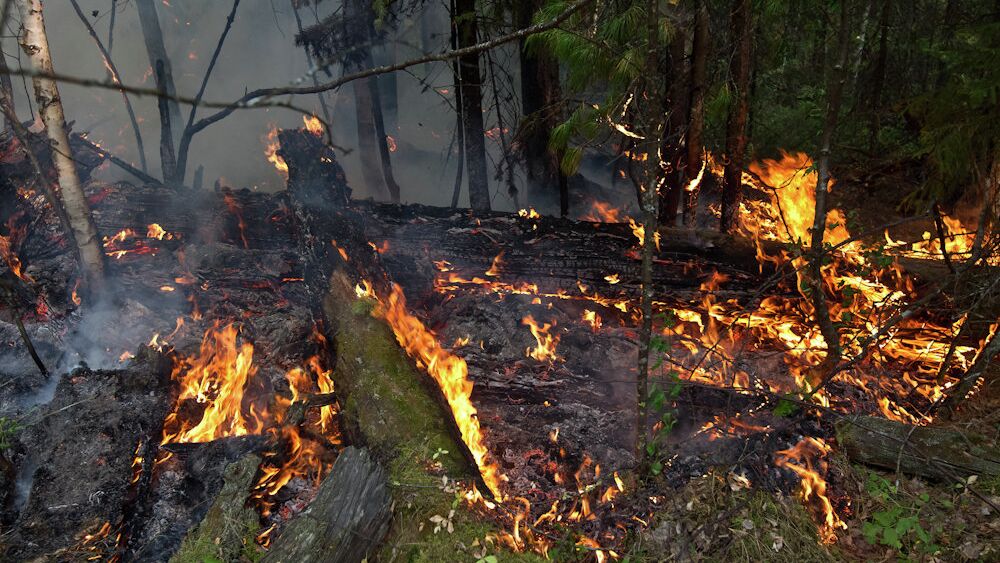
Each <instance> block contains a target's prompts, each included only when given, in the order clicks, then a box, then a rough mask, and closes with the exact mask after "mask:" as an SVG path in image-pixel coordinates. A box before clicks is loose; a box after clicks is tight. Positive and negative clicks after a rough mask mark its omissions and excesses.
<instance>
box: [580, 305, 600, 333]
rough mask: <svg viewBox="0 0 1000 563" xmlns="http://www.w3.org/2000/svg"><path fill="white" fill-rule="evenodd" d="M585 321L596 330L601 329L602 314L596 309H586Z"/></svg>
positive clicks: (584, 312) (584, 313)
mask: <svg viewBox="0 0 1000 563" xmlns="http://www.w3.org/2000/svg"><path fill="white" fill-rule="evenodd" d="M583 321H584V322H585V323H587V324H589V325H590V329H591V330H593V331H594V332H597V331H599V330H601V316H600V315H598V314H597V312H596V311H591V310H590V309H586V310H584V311H583Z"/></svg>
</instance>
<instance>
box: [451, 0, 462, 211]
mask: <svg viewBox="0 0 1000 563" xmlns="http://www.w3.org/2000/svg"><path fill="white" fill-rule="evenodd" d="M454 10H455V3H454V0H453V1H452V3H451V11H454ZM451 23H452V25H450V26H449V29H450V30H451V33H450V43H449V44H450V45H451V48H452V50H455V49H458V28H457V27H456V26H455V25H454V23H455V22H451ZM451 75H452V79H453V81H454V83H455V84H454V89H455V142H456V144H457V145H458V161H457V166H456V170H455V187H454V188H453V189H452V192H451V207H452V209H454V208H457V207H458V197H459V196H460V195H461V194H462V175H463V173H464V172H465V129H464V128H463V127H462V123H464V119H463V117H462V108H463V105H462V73H461V71H460V70H459V68H458V59H452V60H451Z"/></svg>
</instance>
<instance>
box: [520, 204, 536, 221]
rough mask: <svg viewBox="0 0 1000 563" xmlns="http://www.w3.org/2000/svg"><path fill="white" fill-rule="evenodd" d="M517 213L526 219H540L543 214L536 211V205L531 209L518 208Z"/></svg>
mask: <svg viewBox="0 0 1000 563" xmlns="http://www.w3.org/2000/svg"><path fill="white" fill-rule="evenodd" d="M517 215H518V217H523V218H525V219H538V218H540V217H541V215H539V214H538V212H537V211H535V208H534V207H532V208H530V209H518V210H517Z"/></svg>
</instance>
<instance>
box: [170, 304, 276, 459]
mask: <svg viewBox="0 0 1000 563" xmlns="http://www.w3.org/2000/svg"><path fill="white" fill-rule="evenodd" d="M238 335H239V329H238V328H237V327H236V325H235V324H230V325H227V326H225V327H222V328H219V326H218V324H216V325H215V326H213V327H212V328H210V329H209V330H208V331H206V332H205V336H204V337H203V338H202V341H201V348H200V353H199V354H198V356H196V357H192V358H184V357H180V358H178V359H177V361H176V363H175V365H174V370H173V374H172V377H173V379H174V380H176V381H177V382H178V383H179V384H180V387H181V391H180V395H179V397H178V400H177V407H176V408H175V409H174V412H172V413H170V414H169V415H168V416H167V418H166V420H165V421H164V424H163V443H164V444H168V443H185V442H210V441H212V440H217V439H219V438H224V437H227V436H244V435H246V434H252V433H256V432H258V431H259V430H260V428H261V427H262V425H263V423H262V421H261V420H260V419H259V418H258V417H256V415H254V414H253V412H252V411H251V414H250V415H249V416H245V415H244V414H243V394H244V391H245V390H246V386H247V383H248V382H249V381H250V379H251V378H252V377H253V376H254V374H256V373H257V367H256V366H254V365H253V344H250V343H249V342H243V343H241V344H238V343H237V336H238ZM189 400H193V401H196V402H198V403H201V404H204V405H205V411H204V413H203V415H202V417H201V420H199V421H198V423H197V424H193V423H192V422H190V421H187V420H183V419H182V418H181V416H180V409H181V405H182V404H183V403H184V402H185V401H189Z"/></svg>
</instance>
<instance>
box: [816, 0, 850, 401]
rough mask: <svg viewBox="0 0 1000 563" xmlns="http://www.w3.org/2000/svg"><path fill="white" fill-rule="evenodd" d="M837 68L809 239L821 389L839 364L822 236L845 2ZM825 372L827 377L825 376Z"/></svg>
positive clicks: (845, 42) (843, 74) (844, 50)
mask: <svg viewBox="0 0 1000 563" xmlns="http://www.w3.org/2000/svg"><path fill="white" fill-rule="evenodd" d="M837 42H838V49H839V53H838V56H837V64H836V66H835V67H834V69H833V70H834V82H833V84H832V85H831V86H830V90H829V97H828V98H827V109H826V119H825V122H824V124H823V133H822V136H821V138H820V148H819V160H818V161H817V163H816V210H815V214H814V215H813V225H812V229H811V231H812V232H811V235H812V239H811V242H810V245H809V246H810V253H809V269H808V271H809V277H810V278H811V279H810V280H809V281H810V292H809V298H810V300H811V301H812V306H813V316H814V317H815V319H816V323H817V324H818V325H819V329H820V332H821V333H822V334H823V340H824V341H825V342H826V348H827V352H826V358H824V359H823V363H822V365H821V366H819V370H820V374H821V377H822V383H820V385H821V386H822V385H824V384H825V382H826V380H827V379H828V378H829V377H830V374H833V373H835V372H833V371H831V370H832V367H833V366H835V365H837V363H838V362H840V357H841V348H840V333H839V332H838V331H837V328H836V327H835V326H834V324H833V319H832V318H830V307H829V304H828V303H827V301H826V293H825V290H824V287H823V286H824V284H823V258H824V257H825V256H826V252H825V249H824V248H823V235H824V234H825V233H826V215H827V211H828V209H827V205H826V196H827V193H828V187H829V185H830V150H831V145H832V143H833V135H834V133H835V132H836V130H837V116H838V114H839V113H840V103H841V98H842V97H843V92H844V85H845V84H846V82H847V68H846V66H847V56H848V50H849V47H850V36H849V34H848V21H847V2H842V3H841V7H840V31H839V33H838V39H837ZM826 372H828V373H826Z"/></svg>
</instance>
